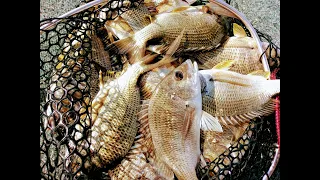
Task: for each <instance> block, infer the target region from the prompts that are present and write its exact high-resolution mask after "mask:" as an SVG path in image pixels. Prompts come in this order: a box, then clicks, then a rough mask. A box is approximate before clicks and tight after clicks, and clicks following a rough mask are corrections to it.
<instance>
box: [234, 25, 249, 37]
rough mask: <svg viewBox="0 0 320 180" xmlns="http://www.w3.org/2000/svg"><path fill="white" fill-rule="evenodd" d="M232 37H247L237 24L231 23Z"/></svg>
mask: <svg viewBox="0 0 320 180" xmlns="http://www.w3.org/2000/svg"><path fill="white" fill-rule="evenodd" d="M232 25H233V35H234V36H237V37H247V33H246V31H245V30H244V29H243V27H242V26H240V25H239V24H237V23H233V24H232Z"/></svg>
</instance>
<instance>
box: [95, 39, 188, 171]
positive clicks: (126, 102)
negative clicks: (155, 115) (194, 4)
mask: <svg viewBox="0 0 320 180" xmlns="http://www.w3.org/2000/svg"><path fill="white" fill-rule="evenodd" d="M181 37H182V34H181V35H179V36H178V37H177V38H176V40H175V41H174V42H173V43H172V46H171V48H169V50H168V52H167V53H169V54H170V56H169V55H168V56H165V57H164V58H163V59H162V60H161V61H158V62H157V63H155V64H150V62H151V61H152V60H153V59H154V58H155V57H156V56H157V54H156V55H147V56H145V57H144V58H143V59H142V61H139V62H137V63H135V64H133V65H129V67H128V68H127V70H126V71H125V72H124V73H123V74H121V75H120V76H119V77H117V78H116V79H114V80H112V81H110V82H108V83H106V84H103V80H102V79H103V78H102V77H101V76H100V82H101V84H100V91H99V92H98V94H97V96H96V97H95V98H94V99H93V101H92V124H93V126H92V128H91V130H92V133H91V137H90V141H91V146H90V149H91V151H92V158H91V159H92V162H93V163H94V164H95V165H96V166H97V167H104V166H106V165H108V164H110V163H112V162H113V161H115V160H117V159H119V158H121V157H124V156H125V155H126V154H127V153H128V151H129V150H130V148H131V146H132V144H133V142H134V138H135V136H136V134H137V130H138V122H137V120H138V118H137V113H138V111H139V102H140V94H139V88H138V87H137V81H138V78H139V76H140V75H141V74H143V73H145V72H147V71H149V70H151V69H154V68H157V67H158V66H162V65H164V64H167V63H170V62H171V61H173V59H172V58H171V54H172V53H173V52H174V51H175V50H176V48H177V47H178V45H179V43H180V40H181ZM172 51H173V52H172Z"/></svg>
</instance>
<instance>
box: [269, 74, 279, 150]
mask: <svg viewBox="0 0 320 180" xmlns="http://www.w3.org/2000/svg"><path fill="white" fill-rule="evenodd" d="M278 70H279V68H277V69H275V70H274V71H273V72H272V74H271V75H270V78H271V79H276V74H277V72H278ZM276 100H277V102H276V106H275V118H276V133H277V139H278V146H279V149H280V105H279V100H280V96H279V95H278V96H277V97H276Z"/></svg>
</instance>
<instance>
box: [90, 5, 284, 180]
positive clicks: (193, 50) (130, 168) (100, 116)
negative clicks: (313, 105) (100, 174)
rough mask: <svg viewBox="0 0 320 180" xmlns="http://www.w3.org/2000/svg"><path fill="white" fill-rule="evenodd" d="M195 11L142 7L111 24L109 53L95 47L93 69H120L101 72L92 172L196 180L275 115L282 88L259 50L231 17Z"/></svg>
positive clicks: (209, 9) (208, 9)
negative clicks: (255, 124) (115, 61)
mask: <svg viewBox="0 0 320 180" xmlns="http://www.w3.org/2000/svg"><path fill="white" fill-rule="evenodd" d="M194 2H195V1H194V0H193V1H180V0H166V1H158V0H154V1H153V0H145V1H144V2H143V3H141V4H140V5H139V6H138V7H137V8H135V9H132V10H128V11H126V12H125V13H123V14H122V15H121V16H119V17H118V18H116V19H115V20H112V21H111V20H110V21H107V22H106V23H105V27H104V28H105V30H106V31H107V32H108V36H109V37H108V38H109V39H110V40H111V44H109V46H108V47H107V48H106V50H105V49H103V48H100V49H99V48H98V47H99V45H94V44H93V49H92V51H93V52H94V53H93V56H95V58H94V57H93V60H94V61H97V62H98V63H99V64H102V66H106V67H107V66H108V68H109V67H110V66H111V65H110V64H111V63H110V58H109V55H110V54H112V53H118V54H120V56H121V57H122V62H123V69H122V71H118V72H115V71H112V70H108V71H107V72H105V73H102V72H101V71H100V72H99V73H98V72H97V73H98V74H99V75H98V76H97V79H96V80H95V81H94V82H95V83H96V84H93V86H96V87H97V88H96V89H97V90H96V92H95V93H94V99H93V101H92V128H91V134H90V138H89V141H90V143H91V145H90V147H89V148H90V150H91V163H92V164H91V167H88V169H90V168H105V167H110V165H111V164H113V166H112V168H111V169H109V171H108V174H109V176H110V177H111V178H112V179H174V178H177V179H179V180H180V179H188V180H192V179H198V178H197V175H196V170H195V169H196V167H197V166H201V167H203V166H205V165H206V162H211V161H213V160H214V159H215V158H216V157H217V156H219V154H221V153H222V152H224V151H225V150H226V149H227V148H228V147H229V146H230V145H231V144H232V142H234V141H236V140H237V139H238V138H239V137H240V136H241V135H242V134H243V132H244V130H245V128H246V127H247V126H248V124H249V122H250V120H251V119H253V118H255V117H259V116H264V115H270V114H272V113H273V112H274V106H275V103H276V102H277V101H276V100H275V99H274V97H275V96H276V95H278V94H279V93H280V80H279V79H277V80H270V79H269V76H270V72H269V71H265V70H264V68H263V65H262V63H261V60H260V56H261V54H260V51H259V50H258V47H259V46H260V44H258V43H257V41H256V40H255V39H254V38H253V37H248V36H247V34H246V32H245V30H244V29H242V27H241V26H239V25H237V24H235V23H234V24H232V26H230V25H228V24H227V23H228V21H227V19H228V14H229V12H228V11H226V10H225V9H219V7H218V6H215V5H214V4H212V3H210V2H209V3H208V4H206V5H192V4H194ZM230 27H232V28H233V35H232V36H230V35H229V34H228V33H227V32H228V29H227V28H230ZM93 37H94V36H93ZM92 41H93V43H95V44H99V43H101V42H98V41H99V39H97V38H92ZM264 47H267V46H264ZM94 54H95V55H94ZM115 162H117V163H115Z"/></svg>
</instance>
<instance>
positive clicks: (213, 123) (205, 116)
mask: <svg viewBox="0 0 320 180" xmlns="http://www.w3.org/2000/svg"><path fill="white" fill-rule="evenodd" d="M201 129H202V130H204V131H216V132H223V130H222V126H221V125H220V123H219V120H218V119H217V118H215V117H213V116H212V115H211V114H209V113H207V112H205V111H202V116H201Z"/></svg>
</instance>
